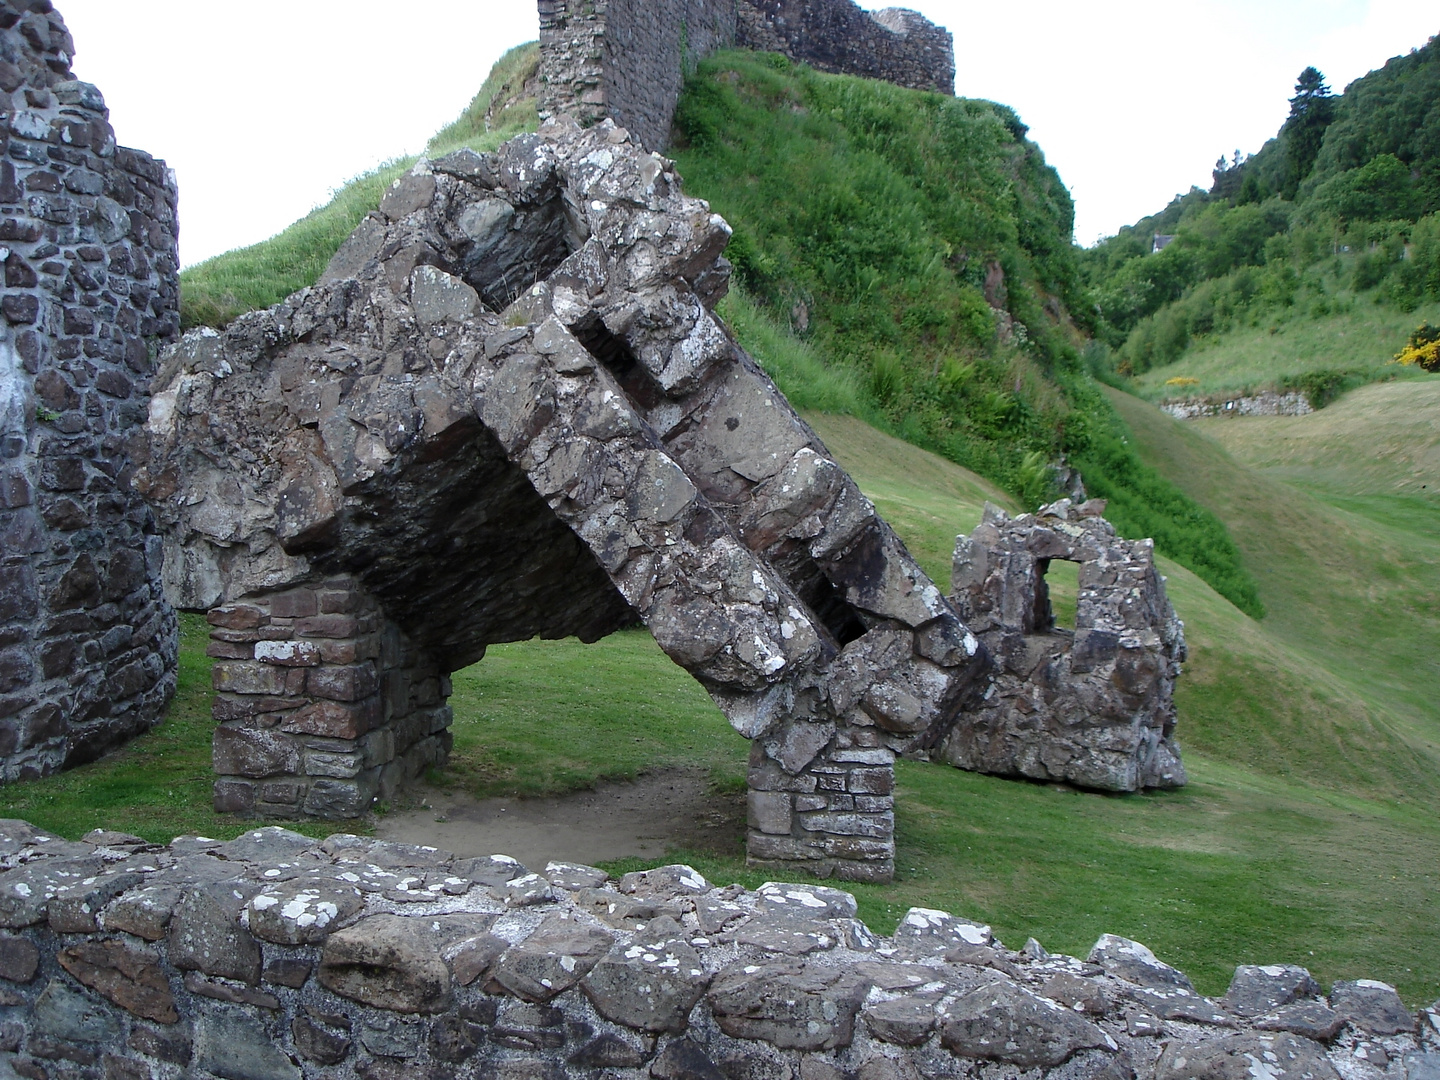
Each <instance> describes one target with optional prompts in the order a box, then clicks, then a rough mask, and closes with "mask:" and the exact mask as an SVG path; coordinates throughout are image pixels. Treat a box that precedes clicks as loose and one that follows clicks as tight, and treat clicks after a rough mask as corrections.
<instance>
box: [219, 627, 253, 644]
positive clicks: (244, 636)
mask: <svg viewBox="0 0 1440 1080" xmlns="http://www.w3.org/2000/svg"><path fill="white" fill-rule="evenodd" d="M263 633H264V631H263V630H226V629H224V628H222V627H219V626H217V627H216V628H215V629H213V630H211V631H210V640H211V641H226V642H229V643H230V644H232V645H248V644H253V643H255V642H257V641H259V640H260V638H261V635H262V634H263Z"/></svg>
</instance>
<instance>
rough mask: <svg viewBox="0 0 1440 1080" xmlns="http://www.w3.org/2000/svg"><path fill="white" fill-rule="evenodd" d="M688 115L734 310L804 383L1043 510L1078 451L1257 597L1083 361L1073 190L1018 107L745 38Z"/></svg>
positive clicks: (784, 377) (680, 144)
mask: <svg viewBox="0 0 1440 1080" xmlns="http://www.w3.org/2000/svg"><path fill="white" fill-rule="evenodd" d="M676 129H677V133H678V134H677V147H676V149H675V151H674V153H675V155H676V160H677V161H678V163H679V165H680V168H681V171H682V172H683V173H684V175H685V178H686V185H687V190H689V191H691V192H693V193H695V194H699V195H701V196H703V197H704V198H706V199H708V200H709V201H710V203H711V205H712V206H714V208H715V209H716V210H718V211H719V212H720V213H721V214H723V215H724V216H725V218H726V220H728V221H729V222H730V223H731V225H732V226H733V227H734V229H735V238H734V240H733V241H732V243H731V247H730V251H729V254H730V257H731V258H732V259H733V260H734V261H735V264H736V268H737V272H738V275H739V279H740V284H741V286H742V287H743V289H744V291H745V293H746V295H745V296H743V297H741V298H740V299H739V300H738V301H737V304H736V305H735V307H737V308H738V309H740V314H741V315H742V316H743V317H741V318H735V313H734V312H733V311H731V312H727V314H729V315H730V316H731V317H732V319H734V322H735V325H736V330H737V334H738V336H739V337H740V340H741V342H742V343H743V344H745V345H746V346H747V348H750V349H751V351H752V352H756V353H757V354H760V355H766V356H767V357H774V358H775V360H774V361H773V363H774V371H773V373H774V374H775V376H776V379H777V381H778V382H779V383H780V385H781V388H782V389H783V390H784V391H785V392H786V394H787V395H789V396H790V397H791V399H792V400H795V401H798V402H800V403H801V404H802V405H809V406H812V407H819V408H825V409H829V410H833V411H844V412H849V413H851V414H853V415H857V416H861V417H864V418H865V419H867V420H871V421H872V422H875V423H878V424H879V425H880V426H882V427H885V428H887V429H888V430H890V431H891V432H893V433H894V434H897V435H899V436H901V437H902V438H904V439H906V440H907V441H909V442H912V443H914V444H916V445H918V446H922V447H924V448H926V449H929V450H933V451H935V452H937V453H939V454H941V455H942V456H944V457H946V458H949V459H950V460H951V461H954V462H957V463H959V464H962V465H965V466H968V467H969V468H971V469H973V470H975V471H976V472H979V473H980V474H981V475H983V476H985V477H987V478H988V479H989V480H991V481H993V482H995V483H996V484H998V485H999V486H1001V487H1003V488H1004V489H1006V490H1007V491H1009V492H1010V493H1011V494H1012V495H1014V496H1015V497H1016V498H1018V499H1019V500H1020V501H1021V502H1022V503H1025V504H1027V505H1030V506H1033V505H1035V504H1036V503H1037V502H1039V501H1041V500H1048V499H1050V498H1053V497H1055V495H1056V494H1058V492H1057V491H1056V490H1055V488H1054V473H1053V471H1052V469H1051V464H1052V463H1053V462H1056V461H1058V460H1062V459H1064V458H1068V460H1069V462H1070V463H1071V464H1072V465H1074V466H1077V467H1078V468H1079V469H1080V471H1081V472H1082V474H1083V475H1084V477H1085V482H1086V485H1087V487H1088V488H1089V489H1090V490H1091V491H1093V493H1095V494H1097V495H1101V496H1103V497H1106V498H1108V499H1109V500H1110V503H1111V518H1112V520H1113V521H1114V522H1115V524H1116V527H1117V528H1118V529H1119V530H1120V531H1121V532H1122V533H1124V534H1125V535H1127V536H1136V537H1138V536H1151V537H1154V538H1155V541H1156V545H1157V547H1158V548H1159V550H1161V551H1162V552H1165V553H1166V554H1168V555H1170V556H1171V557H1173V558H1175V559H1177V560H1179V561H1180V562H1182V563H1184V564H1185V565H1186V566H1188V567H1189V568H1190V569H1192V570H1194V571H1195V572H1196V573H1198V574H1200V575H1201V576H1202V577H1204V578H1205V580H1206V581H1208V582H1209V583H1210V584H1211V585H1212V586H1214V587H1215V588H1216V589H1217V590H1219V591H1220V592H1221V593H1223V594H1224V595H1225V596H1227V597H1228V598H1229V599H1231V600H1232V601H1233V602H1235V603H1236V604H1238V605H1240V606H1241V607H1242V608H1244V609H1245V610H1247V611H1249V612H1250V613H1252V614H1257V615H1258V614H1260V613H1261V611H1262V608H1261V605H1260V603H1259V601H1258V599H1257V598H1256V594H1255V591H1254V584H1253V582H1251V581H1250V580H1249V579H1248V577H1247V576H1246V573H1245V571H1244V569H1243V567H1242V566H1241V565H1240V563H1239V559H1238V556H1237V554H1236V552H1235V549H1234V546H1233V544H1232V543H1231V542H1230V539H1229V538H1228V537H1227V536H1226V535H1225V529H1224V526H1223V525H1222V524H1221V523H1220V522H1219V521H1218V520H1217V519H1216V518H1214V517H1213V515H1211V514H1209V513H1208V512H1207V511H1205V510H1204V509H1203V508H1201V507H1199V506H1197V505H1196V504H1195V503H1194V502H1193V501H1192V500H1190V499H1189V498H1188V497H1187V496H1185V495H1184V494H1183V493H1182V492H1181V491H1180V490H1179V489H1178V488H1176V487H1175V486H1174V485H1173V484H1171V483H1170V482H1169V481H1168V480H1166V479H1165V478H1164V477H1162V476H1161V475H1159V474H1158V473H1155V472H1154V471H1153V470H1150V469H1148V468H1147V467H1146V466H1145V465H1144V464H1143V463H1142V462H1141V461H1140V460H1139V459H1138V458H1137V457H1136V456H1135V454H1134V452H1133V451H1132V450H1131V448H1130V447H1129V445H1128V443H1127V442H1126V441H1125V438H1124V434H1123V430H1122V425H1121V424H1120V423H1119V421H1118V418H1117V417H1116V416H1115V415H1114V413H1113V411H1112V409H1111V407H1110V405H1109V404H1108V402H1107V401H1106V399H1105V398H1104V397H1103V396H1102V395H1101V394H1100V393H1099V392H1098V388H1097V386H1096V384H1095V383H1094V381H1093V380H1092V379H1091V378H1090V376H1089V375H1088V373H1087V372H1086V371H1085V369H1084V366H1083V364H1082V362H1081V359H1080V354H1079V352H1078V351H1077V349H1076V347H1075V342H1076V341H1077V340H1078V332H1077V331H1076V329H1075V327H1074V326H1073V324H1072V323H1071V322H1070V320H1069V317H1068V315H1067V310H1068V309H1069V308H1070V307H1071V306H1073V305H1076V304H1079V305H1080V306H1081V307H1082V308H1083V307H1084V306H1085V304H1086V303H1087V301H1086V299H1085V297H1084V295H1083V293H1082V292H1081V291H1080V290H1079V289H1078V288H1077V278H1076V273H1075V262H1074V253H1073V249H1072V248H1071V245H1070V234H1071V223H1072V210H1071V204H1070V200H1069V195H1068V194H1067V193H1066V192H1065V189H1064V187H1063V186H1062V185H1061V183H1060V180H1059V177H1058V176H1057V175H1056V174H1055V172H1054V170H1052V169H1050V168H1049V167H1048V166H1047V165H1046V164H1045V161H1044V157H1043V155H1042V154H1041V152H1040V150H1039V148H1038V147H1036V146H1035V145H1034V144H1033V143H1030V142H1029V141H1027V140H1026V139H1025V128H1024V125H1023V124H1021V123H1020V122H1019V120H1018V119H1017V118H1016V117H1015V115H1014V114H1013V113H1012V112H1011V111H1010V110H1009V109H1007V108H1005V107H1004V106H1001V105H996V104H994V103H992V102H986V101H970V100H965V99H955V98H948V97H943V96H941V95H936V94H924V93H918V92H916V91H912V90H905V89H902V88H899V87H895V86H890V85H888V84H885V83H879V82H873V81H870V80H866V79H855V78H848V77H844V76H833V75H823V74H820V73H817V72H814V71H811V70H809V69H808V68H805V67H802V66H798V65H795V64H792V63H790V62H789V61H787V60H785V59H784V58H782V57H776V56H769V55H757V54H753V53H743V52H736V53H724V54H721V55H719V56H716V57H713V58H711V59H710V60H707V61H706V62H705V63H703V64H701V65H700V69H699V71H698V72H697V74H696V75H695V76H694V77H693V78H692V79H691V80H690V81H689V82H688V83H687V84H686V88H685V92H684V94H683V96H682V97H681V101H680V107H679V111H678V112H677V114H676ZM767 322H768V323H769V326H768V328H767V327H766V326H765V325H764V324H766V323H767ZM757 330H758V331H759V332H758V333H757V332H756V331H757ZM787 334H794V335H796V337H797V338H798V340H785V339H786V336H787ZM807 348H808V357H809V358H810V359H809V360H808V361H806V360H804V358H803V357H802V356H801V355H799V354H801V353H803V352H804V351H805V350H806V349H807ZM767 362H771V361H767Z"/></svg>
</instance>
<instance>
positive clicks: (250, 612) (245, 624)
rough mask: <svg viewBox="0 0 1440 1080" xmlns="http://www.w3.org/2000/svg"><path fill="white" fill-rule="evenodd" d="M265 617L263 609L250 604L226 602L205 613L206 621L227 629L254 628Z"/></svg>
mask: <svg viewBox="0 0 1440 1080" xmlns="http://www.w3.org/2000/svg"><path fill="white" fill-rule="evenodd" d="M264 617H265V613H264V612H263V611H261V610H260V609H259V608H257V607H254V606H252V605H250V604H226V605H225V606H224V607H217V608H211V609H210V610H209V611H207V612H206V613H205V621H206V622H208V623H209V624H210V625H211V626H222V627H224V628H225V629H226V630H254V629H255V628H256V627H257V626H259V625H260V622H261V620H262V619H264Z"/></svg>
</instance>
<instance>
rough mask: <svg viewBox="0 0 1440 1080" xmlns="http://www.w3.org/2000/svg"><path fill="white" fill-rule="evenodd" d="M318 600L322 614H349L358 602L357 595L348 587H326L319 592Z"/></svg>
mask: <svg viewBox="0 0 1440 1080" xmlns="http://www.w3.org/2000/svg"><path fill="white" fill-rule="evenodd" d="M319 600H320V614H322V615H349V614H352V613H353V612H354V611H355V608H356V606H357V605H358V603H359V597H358V596H357V595H356V594H355V592H354V591H353V590H350V589H333V590H332V589H327V590H325V591H324V592H322V593H320V596H319Z"/></svg>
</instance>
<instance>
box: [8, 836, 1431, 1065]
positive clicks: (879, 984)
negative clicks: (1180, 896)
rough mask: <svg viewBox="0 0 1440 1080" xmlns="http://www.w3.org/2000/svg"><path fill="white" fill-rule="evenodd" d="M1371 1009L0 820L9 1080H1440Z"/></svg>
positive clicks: (434, 855) (1110, 963) (935, 938)
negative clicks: (1210, 993) (72, 834)
mask: <svg viewBox="0 0 1440 1080" xmlns="http://www.w3.org/2000/svg"><path fill="white" fill-rule="evenodd" d="M1437 1007H1440V1003H1437V1004H1436V1006H1432V1007H1431V1008H1430V1009H1428V1010H1425V1011H1424V1012H1422V1013H1420V1014H1419V1015H1418V1016H1417V1015H1416V1014H1414V1013H1412V1012H1410V1011H1409V1010H1408V1009H1407V1008H1406V1007H1405V1005H1404V1004H1403V1003H1402V1001H1401V1000H1400V998H1399V997H1398V996H1397V995H1396V993H1395V991H1394V990H1393V989H1392V988H1390V987H1389V986H1387V985H1385V984H1384V983H1380V982H1375V981H1370V980H1358V981H1353V982H1337V983H1336V984H1335V985H1334V986H1333V987H1331V988H1330V990H1329V993H1328V995H1327V994H1325V992H1324V990H1323V988H1322V987H1321V986H1320V985H1319V984H1318V983H1317V982H1316V981H1315V980H1314V979H1313V978H1311V976H1310V974H1309V972H1307V971H1306V970H1305V969H1304V968H1301V967H1296V966H1292V965H1273V966H1266V967H1256V966H1251V965H1244V966H1241V967H1239V968H1237V969H1236V971H1235V976H1234V979H1233V981H1232V982H1231V985H1230V988H1229V991H1228V992H1227V993H1226V994H1225V996H1224V997H1223V998H1220V999H1211V998H1207V997H1203V996H1201V995H1200V994H1198V993H1197V992H1196V991H1195V989H1194V987H1193V986H1192V984H1191V982H1190V980H1189V979H1188V978H1187V977H1186V976H1185V974H1184V973H1183V972H1180V971H1178V970H1176V969H1175V968H1173V967H1170V966H1168V965H1166V964H1165V963H1163V962H1162V961H1160V960H1158V959H1157V958H1156V957H1155V956H1154V955H1153V954H1152V953H1151V952H1150V950H1149V949H1147V948H1146V947H1145V946H1144V945H1141V944H1139V943H1138V942H1134V941H1129V940H1127V939H1125V938H1120V937H1115V936H1112V935H1108V934H1107V935H1105V936H1103V937H1101V938H1100V940H1099V941H1098V942H1096V944H1095V947H1094V948H1093V949H1092V950H1091V952H1090V953H1089V955H1088V958H1087V959H1086V961H1085V962H1082V961H1081V960H1080V959H1079V958H1076V957H1068V956H1058V955H1050V954H1049V953H1047V952H1046V951H1045V949H1044V948H1043V947H1041V946H1040V945H1039V944H1038V943H1037V942H1034V941H1030V942H1027V943H1026V945H1025V947H1024V949H1022V950H1020V951H1015V950H1012V949H1007V948H1006V947H1005V946H1004V944H1002V942H1000V941H999V940H998V939H997V938H996V937H995V936H994V934H993V933H992V931H991V929H990V927H988V926H985V925H983V924H981V923H977V922H973V921H971V920H969V919H965V918H962V917H958V916H954V915H950V914H948V913H946V912H943V911H934V910H929V909H924V908H912V909H911V910H910V911H909V912H908V913H907V914H906V915H905V916H904V917H903V918H902V919H901V920H900V923H899V925H898V927H897V928H896V931H895V933H894V935H893V936H888V937H881V936H879V935H877V934H875V933H873V932H872V931H871V930H870V929H869V928H868V927H866V925H865V924H864V923H863V922H861V921H859V919H857V918H856V902H855V898H854V897H853V896H852V895H851V894H850V893H848V892H844V891H841V890H838V889H831V888H825V887H822V886H818V885H814V884H806V885H797V884H784V883H774V882H771V883H766V884H764V885H762V886H761V887H760V888H759V889H757V890H754V891H751V890H748V889H744V888H742V887H740V886H739V885H730V886H726V887H717V886H715V885H714V884H712V883H711V882H709V881H706V880H705V878H704V877H702V876H701V875H700V874H699V873H697V872H696V871H695V870H694V869H692V868H691V867H688V866H683V865H676V866H664V867H659V868H656V869H653V870H646V871H640V872H636V873H631V874H626V875H625V876H624V877H623V878H621V879H620V880H619V881H615V880H613V879H611V878H610V877H609V875H607V874H606V873H605V872H604V871H602V870H596V869H594V868H592V867H586V866H577V865H572V864H558V863H551V864H549V865H548V866H547V867H546V868H545V870H544V872H543V873H532V872H530V871H528V870H527V869H526V868H525V867H523V866H521V865H519V864H518V863H516V862H515V861H514V860H513V859H509V858H506V857H505V856H491V857H486V858H472V859H464V858H457V857H455V856H453V855H451V854H450V853H448V852H444V851H437V850H436V849H434V848H425V847H411V846H408V845H403V844H393V843H386V842H384V841H376V840H373V839H369V838H365V837H359V836H347V835H337V836H331V837H330V838H329V839H327V840H324V841H319V840H315V839H311V838H309V837H305V836H301V835H299V834H297V833H293V832H287V831H285V830H283V829H277V828H266V829H257V830H253V831H251V832H247V833H245V834H243V835H242V836H240V837H239V838H237V839H235V840H232V841H229V842H228V843H221V842H219V841H215V840H206V839H203V838H200V837H193V836H192V837H180V838H177V839H176V840H174V841H173V842H172V843H171V844H169V845H168V846H163V847H162V846H159V845H154V844H146V843H145V842H143V841H142V840H140V839H139V838H137V837H133V836H126V835H123V834H119V833H102V832H99V831H97V832H95V833H91V834H90V835H89V836H87V837H85V838H84V839H83V840H81V841H78V842H68V841H65V840H63V839H61V838H60V837H57V836H53V835H49V834H46V833H43V832H41V831H39V830H37V829H34V828H33V827H31V826H29V825H27V824H26V823H24V822H19V821H4V822H0V1074H3V1075H5V1076H24V1077H28V1078H32V1080H44V1078H47V1077H67V1078H73V1080H180V1078H181V1077H186V1078H195V1080H209V1078H211V1077H218V1078H222V1080H302V1078H320V1077H325V1078H328V1080H357V1078H358V1080H401V1078H403V1077H420V1078H433V1080H439V1078H446V1080H470V1078H472V1077H473V1078H477V1080H478V1078H482V1077H483V1078H499V1080H535V1078H540V1080H563V1078H568V1077H575V1078H581V1077H583V1078H586V1080H596V1078H602V1077H603V1078H605V1080H643V1078H652V1080H654V1078H658V1080H721V1078H724V1080H781V1078H789V1080H918V1078H919V1077H937V1078H971V1080H977V1078H992V1080H995V1078H1004V1077H1016V1076H1025V1077H1029V1078H1032V1080H1227V1078H1234V1077H1246V1076H1263V1077H1267V1078H1269V1080H1340V1078H1341V1077H1344V1078H1345V1080H1431V1078H1433V1077H1434V1076H1435V1075H1436V1071H1437V1069H1440V1026H1437V1025H1440V1014H1437Z"/></svg>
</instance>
